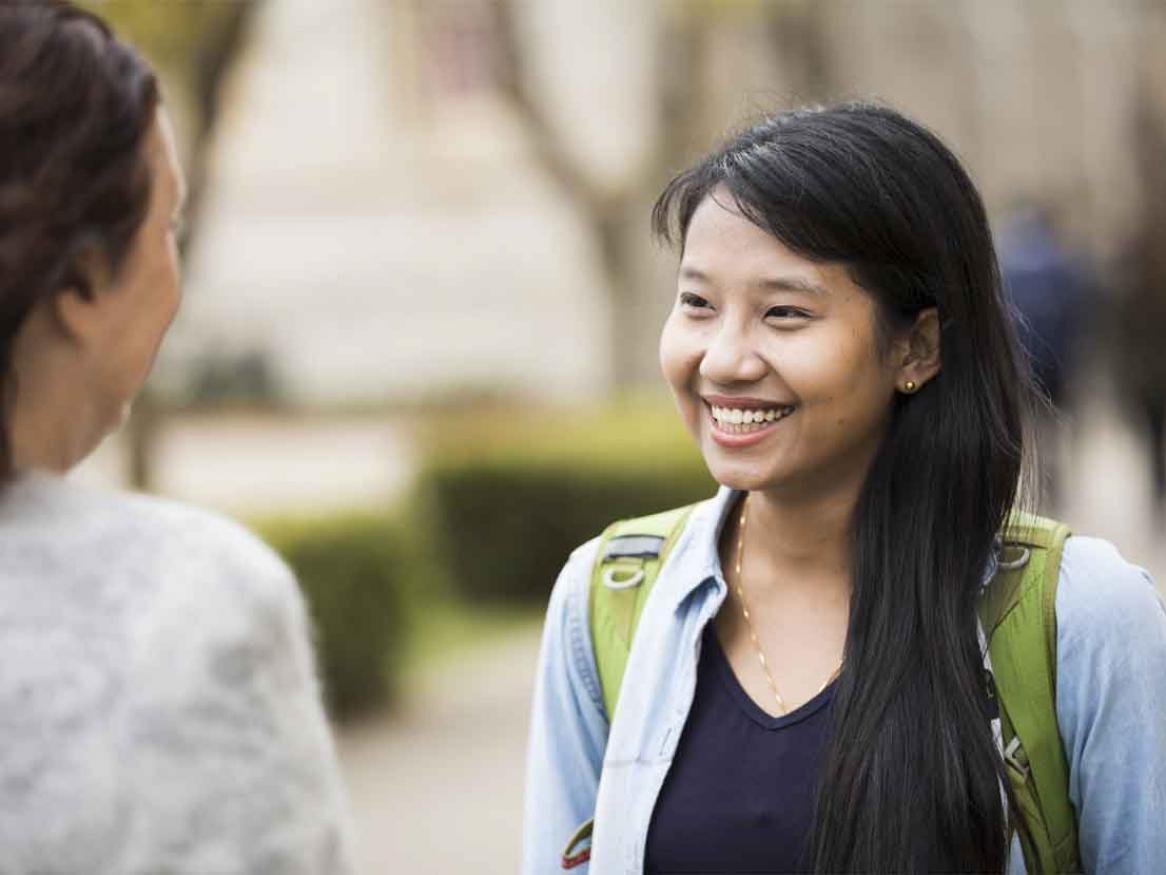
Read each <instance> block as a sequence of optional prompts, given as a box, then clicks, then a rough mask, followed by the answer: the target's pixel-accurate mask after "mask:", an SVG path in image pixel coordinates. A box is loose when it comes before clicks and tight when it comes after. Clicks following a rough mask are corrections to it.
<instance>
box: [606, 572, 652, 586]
mask: <svg viewBox="0 0 1166 875" xmlns="http://www.w3.org/2000/svg"><path fill="white" fill-rule="evenodd" d="M627 570H628V569H626V568H616V567H615V566H612V567H611V568H605V569H604V570H603V585H604V586H606V587H607V588H608V589H634V588H635V587H637V586H639V585H640V584H641V583H643V582H644V569H642V568H637V569H636V570H635V571H633V572H632V573H631V575H630V576H628V577H626V578H624V579H622V580H620V579H617V578H616V576H615V575H616V572H617V571H624V572H626V571H627Z"/></svg>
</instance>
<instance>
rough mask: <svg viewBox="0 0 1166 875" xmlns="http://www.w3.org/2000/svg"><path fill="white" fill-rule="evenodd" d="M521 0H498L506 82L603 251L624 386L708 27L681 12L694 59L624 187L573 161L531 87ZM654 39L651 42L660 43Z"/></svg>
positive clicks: (662, 99) (664, 91)
mask: <svg viewBox="0 0 1166 875" xmlns="http://www.w3.org/2000/svg"><path fill="white" fill-rule="evenodd" d="M517 6H518V3H517V2H516V0H498V3H497V10H498V16H499V33H500V41H501V43H502V46H503V49H502V54H503V56H504V59H505V70H504V71H503V77H502V84H503V89H504V91H505V92H506V94H507V96H508V97H509V98H510V100H511V102H512V104H513V106H514V108H515V109H516V110H517V112H518V114H519V116H520V117H521V119H522V121H523V123H524V125H525V127H526V129H527V131H528V133H529V135H530V138H531V141H532V143H533V146H534V151H535V156H536V159H537V160H538V162H539V164H540V165H541V166H542V167H543V168H544V170H546V172H547V173H548V174H549V175H550V176H551V178H552V179H553V180H554V181H555V182H556V183H557V184H558V186H559V188H560V190H561V191H562V192H563V194H564V195H565V196H566V197H567V198H568V200H569V201H570V202H571V203H572V204H573V205H574V207H575V209H576V210H577V212H578V214H579V215H580V216H581V217H582V218H583V220H584V222H585V223H587V225H588V226H589V228H590V231H591V235H592V238H593V240H594V241H595V244H596V249H597V252H598V255H599V263H600V268H601V271H602V275H603V283H604V286H605V288H606V291H607V295H608V312H609V320H610V321H609V333H608V336H609V340H610V343H611V361H610V374H611V377H612V380H613V382H614V384H615V385H616V386H618V387H626V386H627V385H629V384H631V383H633V382H634V381H635V380H636V379H637V377H639V376H640V374H639V371H640V367H639V364H640V362H641V361H642V360H643V352H642V350H641V349H640V348H639V347H640V346H642V345H643V332H642V331H641V330H640V328H641V326H640V324H639V323H640V319H641V312H640V311H641V308H640V306H639V305H640V303H641V294H640V286H641V277H640V272H641V268H642V266H643V261H642V256H643V251H644V249H643V234H644V233H645V232H644V229H645V228H646V225H647V222H646V216H645V207H646V205H647V204H648V203H650V197H651V192H652V190H653V189H654V188H655V187H656V186H658V185H659V184H660V183H661V181H662V176H663V175H664V173H665V170H666V168H667V167H668V166H669V164H670V160H669V159H670V158H672V157H673V156H674V155H675V153H676V152H679V151H681V150H682V148H683V144H684V143H685V142H686V141H687V140H688V139H689V135H690V133H691V127H692V125H691V118H692V113H691V111H689V108H690V107H691V106H692V105H693V103H694V92H695V88H696V84H697V83H698V82H699V81H700V79H701V68H700V63H699V62H700V61H701V60H703V59H705V58H707V54H708V53H707V52H702V51H701V50H700V47H701V45H702V44H703V41H704V37H703V32H702V30H701V29H700V28H699V27H696V26H693V22H692V21H691V20H690V19H683V18H682V19H680V21H679V25H678V32H677V33H676V34H675V36H676V37H677V38H678V39H680V40H682V41H683V42H684V43H685V44H687V45H689V47H690V48H692V50H693V51H692V54H691V55H690V56H689V63H687V64H683V65H681V70H682V75H677V76H675V77H673V78H672V79H671V80H670V81H669V82H667V83H666V86H665V87H664V88H661V89H660V94H659V99H658V100H657V107H656V111H657V113H658V115H659V130H660V136H659V138H658V143H657V145H656V149H655V155H654V156H653V160H651V161H649V162H647V166H646V169H645V171H644V173H643V175H641V176H640V177H639V178H633V179H630V180H628V181H627V182H625V183H624V184H622V185H621V186H620V187H618V188H614V189H613V188H612V187H610V186H603V185H600V184H598V183H596V182H595V181H593V180H591V179H590V178H589V177H588V175H587V174H586V173H585V172H584V171H583V170H582V169H581V168H580V167H579V166H578V165H577V164H576V163H575V161H574V159H573V158H572V157H571V155H570V153H569V151H568V149H567V147H566V144H565V143H564V142H563V140H562V138H561V137H560V135H559V134H557V133H556V131H554V130H553V129H552V126H551V124H550V122H549V120H548V118H547V116H546V114H545V113H544V111H543V109H542V107H540V106H539V101H538V99H537V98H536V97H535V95H534V92H533V89H532V88H531V73H530V72H529V70H528V69H527V66H528V65H527V59H526V52H525V51H524V47H523V40H522V37H521V36H520V34H519V22H518V21H517V14H518V10H517V8H516V7H517ZM655 48H656V47H655V46H652V47H651V50H653V51H654V50H655Z"/></svg>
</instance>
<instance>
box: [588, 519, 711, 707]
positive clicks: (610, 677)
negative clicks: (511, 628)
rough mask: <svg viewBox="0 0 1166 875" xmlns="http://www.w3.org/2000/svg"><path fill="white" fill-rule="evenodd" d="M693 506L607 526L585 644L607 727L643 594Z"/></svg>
mask: <svg viewBox="0 0 1166 875" xmlns="http://www.w3.org/2000/svg"><path fill="white" fill-rule="evenodd" d="M694 507H696V505H689V506H687V507H678V508H676V509H675V510H668V511H664V512H663V513H658V514H654V515H652V516H646V517H640V518H639V519H631V520H620V521H619V522H616V523H613V524H612V525H610V526H608V528H607V530H606V531H604V533H603V535H602V537H601V538H600V542H599V553H598V556H597V558H596V560H595V565H594V567H593V568H592V570H591V598H590V614H591V616H590V620H591V643H592V646H593V649H594V651H595V668H596V670H597V672H598V673H599V683H600V686H601V687H602V688H603V704H604V707H605V708H606V709H607V719H608V721H609V722H610V721H611V719H612V717H613V715H614V714H615V705H616V702H617V701H619V689H620V685H621V684H622V683H623V674H624V669H625V668H626V667H627V662H628V652H629V651H630V650H631V646H632V638H633V637H634V636H635V634H636V626H637V624H638V623H639V622H640V614H641V613H642V612H643V610H644V603H645V602H646V601H647V600H648V593H650V592H651V591H652V586H653V584H655V583H656V578H657V576H658V575H659V574H660V569H661V567H663V565H664V560H665V559H667V558H668V554H669V553H670V552H671V550H672V547H673V546H674V545H675V543H676V539H677V538H678V537H679V536H680V533H681V532H682V531H684V526H685V523H687V522H688V517H689V515H690V514H691V513H692V510H693V508H694Z"/></svg>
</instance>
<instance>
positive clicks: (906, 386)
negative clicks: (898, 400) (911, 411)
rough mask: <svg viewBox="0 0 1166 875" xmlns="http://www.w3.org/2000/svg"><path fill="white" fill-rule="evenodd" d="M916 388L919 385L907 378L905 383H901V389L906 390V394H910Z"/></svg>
mask: <svg viewBox="0 0 1166 875" xmlns="http://www.w3.org/2000/svg"><path fill="white" fill-rule="evenodd" d="M918 388H919V386H918V385H917V384H916V382H915V381H914V380H908V381H907V382H906V383H904V384H903V391H904V392H906V393H907V394H911V393H912V392H914V391H915V390H916V389H918Z"/></svg>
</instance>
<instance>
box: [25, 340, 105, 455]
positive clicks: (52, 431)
mask: <svg viewBox="0 0 1166 875" xmlns="http://www.w3.org/2000/svg"><path fill="white" fill-rule="evenodd" d="M29 346H32V345H31V344H30V345H29ZM16 353H17V354H16V355H15V356H14V362H13V365H14V366H13V369H12V374H11V382H10V394H9V403H8V411H7V423H6V425H7V429H8V451H9V454H10V458H11V460H12V468H13V470H15V471H20V470H27V469H37V470H42V471H50V472H52V473H57V474H64V473H65V472H67V471H68V470H69V469H70V468H72V467H73V466H74V465H76V464H77V463H78V462H79V461H80V460H81V459H82V458H84V456H85V455H86V454H87V453H88V451H89V449H91V446H92V442H91V441H89V437H90V436H91V433H92V423H93V421H94V416H93V407H92V404H91V403H90V401H89V399H88V398H87V397H85V393H84V390H83V389H82V388H81V385H82V382H83V376H82V375H80V374H78V373H77V372H76V369H75V368H74V367H72V364H71V362H69V361H67V360H66V359H65V358H64V357H63V356H60V355H54V354H53V353H51V352H44V353H41V352H40V351H39V350H35V348H34V349H28V348H22V347H21V346H19V345H18V347H17V350H16Z"/></svg>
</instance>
